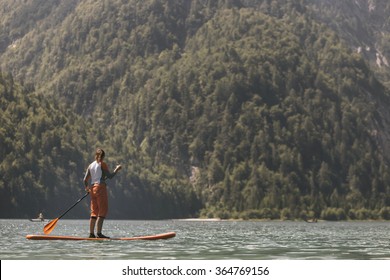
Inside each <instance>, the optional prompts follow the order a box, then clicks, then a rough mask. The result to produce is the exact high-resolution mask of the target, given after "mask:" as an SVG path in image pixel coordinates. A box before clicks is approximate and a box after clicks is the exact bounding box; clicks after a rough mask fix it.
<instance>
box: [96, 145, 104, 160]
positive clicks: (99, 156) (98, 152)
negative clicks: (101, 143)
mask: <svg viewBox="0 0 390 280" xmlns="http://www.w3.org/2000/svg"><path fill="white" fill-rule="evenodd" d="M104 156H105V153H104V151H103V149H100V148H97V149H96V153H95V159H96V160H98V159H100V160H103V158H104Z"/></svg>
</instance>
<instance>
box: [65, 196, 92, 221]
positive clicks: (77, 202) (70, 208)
mask: <svg viewBox="0 0 390 280" xmlns="http://www.w3.org/2000/svg"><path fill="white" fill-rule="evenodd" d="M88 194H89V192H87V193H85V195H84V196H83V197H82V198H80V199H79V200H77V201H76V203H75V204H73V205H72V206H71V207H69V209H68V210H66V211H65V212H64V213H63V214H62V215H61V216H59V217H58V218H57V219H58V220H59V219H61V218H62V217H63V216H65V214H66V213H68V212H69V211H70V210H72V209H73V207H75V206H76V205H77V204H79V202H80V201H82V200H83V199H84V198H85V197H86V196H87V195H88Z"/></svg>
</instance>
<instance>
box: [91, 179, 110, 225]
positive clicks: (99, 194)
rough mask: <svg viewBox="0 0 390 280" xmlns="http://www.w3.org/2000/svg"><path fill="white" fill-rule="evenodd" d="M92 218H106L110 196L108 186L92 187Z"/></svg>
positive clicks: (96, 185)
mask: <svg viewBox="0 0 390 280" xmlns="http://www.w3.org/2000/svg"><path fill="white" fill-rule="evenodd" d="M90 195H91V217H103V218H105V217H106V215H107V212H108V195H107V186H106V184H101V185H98V184H95V185H93V186H92V187H91V192H90Z"/></svg>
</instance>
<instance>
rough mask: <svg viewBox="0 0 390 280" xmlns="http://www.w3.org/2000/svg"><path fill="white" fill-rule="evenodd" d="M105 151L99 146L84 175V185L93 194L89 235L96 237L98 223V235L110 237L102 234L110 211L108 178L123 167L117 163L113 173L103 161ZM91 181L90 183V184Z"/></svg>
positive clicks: (99, 236)
mask: <svg viewBox="0 0 390 280" xmlns="http://www.w3.org/2000/svg"><path fill="white" fill-rule="evenodd" d="M104 156H105V153H104V151H103V149H100V148H98V149H97V150H96V153H95V161H94V162H92V163H91V164H90V165H89V166H88V169H87V171H86V172H85V176H84V186H85V189H86V191H88V192H89V193H90V195H91V218H90V222H89V237H90V238H95V237H96V236H95V225H96V223H97V229H96V230H97V237H98V238H109V237H108V236H105V235H103V234H102V228H103V222H104V219H105V218H106V215H107V212H108V194H107V185H106V179H111V178H112V177H114V176H115V174H116V173H117V172H118V171H119V170H120V169H121V168H122V166H120V165H117V166H116V168H115V170H114V172H113V173H111V172H110V170H109V169H108V166H107V164H106V163H105V162H103V159H104ZM89 181H90V184H89Z"/></svg>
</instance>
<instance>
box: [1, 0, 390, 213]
mask: <svg viewBox="0 0 390 280" xmlns="http://www.w3.org/2000/svg"><path fill="white" fill-rule="evenodd" d="M388 9H389V5H388V4H387V2H386V1H363V0H360V1H358V0H356V1H352V0H351V1H342V2H341V3H339V2H337V1H331V0H321V1H316V2H312V1H303V0H302V1H289V0H285V1H274V0H264V1H254V0H242V1H239V0H220V1H208V0H192V1H184V0H183V1H173V0H171V1H169V0H166V1H162V0H161V1H158V0H147V1H138V0H132V1H119V0H112V1H100V2H96V1H90V0H72V1H60V0H58V1H50V2H47V1H38V0H27V1H11V0H9V1H8V0H5V1H2V3H0V18H1V20H0V69H1V70H2V72H3V73H4V74H2V76H3V77H5V78H3V79H2V80H1V85H2V87H0V89H1V90H0V92H1V94H2V100H3V95H4V96H5V95H12V96H13V97H12V98H11V99H10V98H8V99H6V98H5V99H4V100H5V102H4V104H3V109H4V110H7V111H9V113H8V114H6V115H4V116H2V117H3V118H4V121H2V127H1V131H2V133H3V135H4V140H2V141H3V142H4V143H8V144H7V145H1V150H0V154H1V155H3V157H2V159H1V165H0V166H1V167H2V171H1V172H2V173H3V172H4V173H3V174H5V176H4V177H3V178H2V179H0V186H1V188H0V192H1V193H0V194H1V197H2V199H3V200H4V201H6V202H7V203H4V204H3V203H2V204H1V205H2V206H1V210H3V211H1V213H3V214H2V215H4V216H6V215H5V213H14V214H12V215H9V214H8V216H13V217H26V216H28V215H31V212H33V211H39V210H38V209H44V211H45V212H46V213H47V214H48V215H56V213H59V212H60V211H61V209H64V208H66V207H67V205H70V204H71V203H72V199H73V201H74V200H75V198H77V197H78V196H80V195H81V194H82V191H83V189H82V187H81V186H82V182H81V180H82V172H83V171H84V169H85V167H86V166H87V164H88V162H89V161H91V160H92V155H93V151H94V149H95V147H96V146H102V147H104V149H105V150H106V152H107V160H108V161H109V165H112V166H114V165H115V164H116V163H121V164H122V165H123V166H124V169H123V170H122V171H123V172H122V171H121V175H120V176H118V177H117V178H115V179H114V181H113V182H110V185H112V188H110V194H111V202H112V205H111V208H110V213H111V217H114V218H176V217H190V216H199V215H201V216H207V217H214V216H217V217H222V218H283V219H295V218H306V217H311V216H315V217H318V218H324V219H332V220H337V219H346V218H350V219H367V218H386V219H387V218H389V216H390V215H389V213H390V208H389V205H390V197H389V194H390V190H389V187H388V186H389V183H390V182H389V181H390V177H389V167H388V162H389V153H388V151H390V146H389V143H390V142H389V139H390V126H389V124H390V116H389V114H388V113H387V108H388V105H389V104H390V100H389V88H388V82H389V79H388V78H389V67H388V65H387V57H389V51H390V49H389V45H388V42H387V41H388V26H387V24H388V20H387V17H386V11H388ZM387 14H388V13H387ZM377 54H378V55H377ZM10 85H12V86H10ZM30 100H31V101H30ZM10 104H14V105H10ZM15 106H16V107H18V108H19V109H18V110H15ZM57 116H58V117H57ZM33 119H36V120H35V121H33ZM38 120H39V121H38ZM7 123H16V124H17V125H16V126H10V125H5V124H7ZM40 123H48V124H49V125H46V124H45V125H43V126H42V127H40V130H38V132H37V131H36V130H37V129H36V127H37V124H40ZM65 131H68V132H67V133H66V132H65ZM22 135H24V138H28V139H30V138H31V139H33V140H34V141H33V140H31V141H33V142H34V143H33V144H31V143H30V142H29V141H30V140H29V141H27V140H26V139H25V140H22V139H23V137H22ZM42 135H43V136H46V135H47V136H46V137H49V135H51V137H52V138H53V140H52V142H50V143H49V144H48V143H47V142H45V139H46V138H43V136H42ZM2 138H3V137H2ZM23 141H25V142H23ZM26 141H27V142H26ZM14 142H17V143H22V144H20V145H19V146H21V147H22V148H20V147H19V148H18V147H16V146H14V145H12V144H11V143H14ZM23 143H24V144H23ZM26 143H27V144H26ZM23 145H24V146H23ZM68 149H70V151H71V152H69V153H68V152H66V151H67V150H68ZM58 151H60V153H59V152H58ZM24 155H30V157H31V159H34V158H37V160H38V162H39V163H40V164H38V165H37V164H36V162H34V161H33V160H30V161H26V162H24V161H22V160H21V159H22V158H23V156H24ZM45 157H49V158H48V159H47V161H48V162H49V164H48V166H50V168H51V169H46V168H45V167H46V165H45V164H44V162H45V161H44V159H45ZM10 165H11V166H15V168H16V169H15V170H12V169H11V168H9V166H10ZM69 171H71V172H70V174H71V175H69ZM31 173H32V175H31V176H30V179H25V176H26V174H31ZM20 182H23V185H24V187H23V188H21V187H20ZM27 189H28V191H27ZM53 189H54V191H53ZM27 194H29V197H31V198H33V200H32V201H27V202H26V201H25V200H26V199H24V200H23V197H25V196H26V195H27ZM64 196H65V197H64ZM22 202H23V203H22ZM21 205H23V207H21ZM53 205H56V207H53ZM86 208H87V206H86V205H85V204H84V207H80V208H78V210H77V209H75V210H74V212H73V215H74V216H75V217H80V216H82V215H87V214H86V212H87V210H86ZM72 211H73V210H72Z"/></svg>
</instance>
